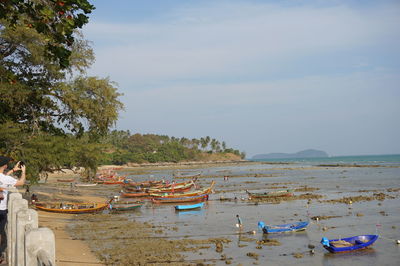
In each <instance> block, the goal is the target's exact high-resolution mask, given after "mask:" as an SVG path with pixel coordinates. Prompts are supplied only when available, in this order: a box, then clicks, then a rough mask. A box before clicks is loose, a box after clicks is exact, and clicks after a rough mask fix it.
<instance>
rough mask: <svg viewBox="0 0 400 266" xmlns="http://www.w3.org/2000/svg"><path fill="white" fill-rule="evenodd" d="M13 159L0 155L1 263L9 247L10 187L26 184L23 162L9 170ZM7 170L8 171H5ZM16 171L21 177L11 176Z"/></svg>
mask: <svg viewBox="0 0 400 266" xmlns="http://www.w3.org/2000/svg"><path fill="white" fill-rule="evenodd" d="M11 161H12V159H11V158H9V157H5V156H0V190H1V191H0V238H1V240H0V263H1V264H4V262H5V259H6V256H5V251H6V248H7V235H6V231H5V227H6V224H7V213H8V211H7V209H8V205H7V200H8V197H7V196H8V190H7V189H8V188H11V187H16V186H22V185H24V184H25V179H26V177H25V171H26V167H25V164H24V163H23V162H18V163H16V164H15V166H14V168H13V169H11V170H9V171H7V172H6V169H7V168H8V164H9V163H10V162H11ZM5 172H6V173H5ZM16 172H21V176H20V178H19V179H16V178H14V177H12V176H11V174H14V173H16Z"/></svg>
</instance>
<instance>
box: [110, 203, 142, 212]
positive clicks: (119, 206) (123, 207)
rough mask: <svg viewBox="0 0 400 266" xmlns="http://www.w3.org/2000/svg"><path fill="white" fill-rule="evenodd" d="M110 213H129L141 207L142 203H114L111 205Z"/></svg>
mask: <svg viewBox="0 0 400 266" xmlns="http://www.w3.org/2000/svg"><path fill="white" fill-rule="evenodd" d="M110 206H111V210H112V211H130V210H135V209H138V208H140V207H142V206H143V203H115V204H111V205H110Z"/></svg>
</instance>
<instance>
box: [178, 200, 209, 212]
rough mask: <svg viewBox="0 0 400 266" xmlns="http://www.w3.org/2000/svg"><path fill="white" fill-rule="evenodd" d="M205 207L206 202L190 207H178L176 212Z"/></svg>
mask: <svg viewBox="0 0 400 266" xmlns="http://www.w3.org/2000/svg"><path fill="white" fill-rule="evenodd" d="M203 205H204V202H200V203H196V204H190V205H176V206H175V210H177V211H185V210H193V209H198V208H202V207H203Z"/></svg>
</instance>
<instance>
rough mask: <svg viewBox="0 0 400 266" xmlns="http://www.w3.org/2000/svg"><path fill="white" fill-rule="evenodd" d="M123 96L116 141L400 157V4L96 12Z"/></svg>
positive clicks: (146, 5)
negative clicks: (137, 137) (140, 137)
mask: <svg viewBox="0 0 400 266" xmlns="http://www.w3.org/2000/svg"><path fill="white" fill-rule="evenodd" d="M92 3H93V4H94V5H95V6H96V10H94V12H93V13H92V14H91V15H90V19H89V23H88V24H87V25H86V26H85V27H84V28H83V33H84V36H85V38H86V39H88V40H90V41H91V42H92V47H93V49H94V52H95V55H96V62H95V64H94V65H93V66H92V67H91V69H90V70H89V71H88V74H89V75H94V76H99V77H110V79H111V80H113V81H115V82H116V83H117V84H118V88H119V91H120V92H121V93H123V94H124V95H123V96H122V97H121V101H122V102H123V103H124V104H125V111H124V112H122V113H121V115H120V118H119V120H118V122H117V124H116V129H119V130H130V132H131V133H141V134H148V133H152V134H162V135H169V136H175V137H186V138H200V137H205V136H210V137H211V138H216V139H218V140H220V141H225V142H226V144H227V146H228V147H232V148H235V149H239V150H240V151H244V152H245V153H246V155H247V157H248V158H250V157H252V156H253V155H255V154H260V153H271V152H288V153H294V152H297V151H300V150H304V149H310V148H311V149H319V150H323V151H326V152H327V153H328V154H329V155H331V156H340V155H368V154H400V141H399V140H400V51H399V50H400V1H368V0H365V1H361V0H360V1H355V0H353V1H352V0H343V1H340V0H336V1H334V0H332V1H329V0H327V1H322V0H308V1H300V0H299V1H296V0H291V1H261V0H242V1H239V0H237V1H236V0H229V1H218V0H202V1H198V0H196V1H194V0H171V1H168V0H157V1H153V0H148V1H137V0H136V1H133V0H118V1H106V0H97V1H92Z"/></svg>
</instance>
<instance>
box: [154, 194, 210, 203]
mask: <svg viewBox="0 0 400 266" xmlns="http://www.w3.org/2000/svg"><path fill="white" fill-rule="evenodd" d="M206 200H208V194H206V195H199V196H191V197H182V198H152V199H151V201H152V202H153V203H157V204H159V203H182V202H202V201H206Z"/></svg>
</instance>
